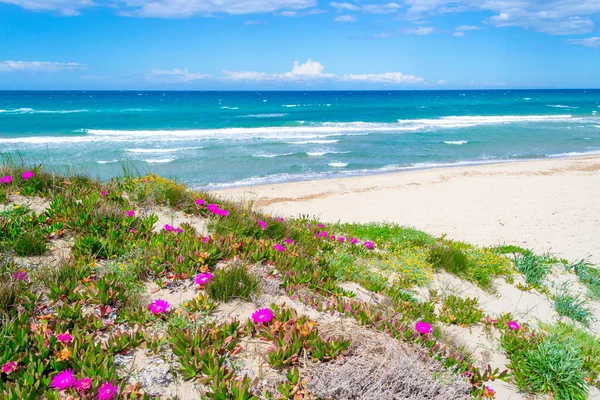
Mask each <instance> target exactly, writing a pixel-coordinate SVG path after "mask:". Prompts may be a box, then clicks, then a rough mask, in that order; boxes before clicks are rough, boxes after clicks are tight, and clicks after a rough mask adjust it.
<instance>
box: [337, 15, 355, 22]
mask: <svg viewBox="0 0 600 400" xmlns="http://www.w3.org/2000/svg"><path fill="white" fill-rule="evenodd" d="M334 21H336V22H355V21H356V17H355V16H354V15H340V16H339V17H336V18H335V19H334Z"/></svg>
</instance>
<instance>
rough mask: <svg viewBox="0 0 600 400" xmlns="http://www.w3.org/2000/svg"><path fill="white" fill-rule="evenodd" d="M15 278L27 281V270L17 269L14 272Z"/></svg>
mask: <svg viewBox="0 0 600 400" xmlns="http://www.w3.org/2000/svg"><path fill="white" fill-rule="evenodd" d="M13 279H14V280H16V281H26V280H28V279H27V272H25V271H23V270H20V271H17V272H15V273H14V274H13Z"/></svg>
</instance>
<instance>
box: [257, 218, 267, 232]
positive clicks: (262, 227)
mask: <svg viewBox="0 0 600 400" xmlns="http://www.w3.org/2000/svg"><path fill="white" fill-rule="evenodd" d="M258 225H259V226H260V227H261V229H262V230H263V231H266V230H267V223H266V222H265V221H263V220H262V219H261V220H260V221H258Z"/></svg>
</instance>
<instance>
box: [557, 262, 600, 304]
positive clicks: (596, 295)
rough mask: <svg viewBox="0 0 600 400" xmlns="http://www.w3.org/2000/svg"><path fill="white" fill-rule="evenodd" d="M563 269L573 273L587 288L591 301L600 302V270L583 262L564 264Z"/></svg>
mask: <svg viewBox="0 0 600 400" xmlns="http://www.w3.org/2000/svg"><path fill="white" fill-rule="evenodd" d="M565 267H566V268H567V270H569V271H573V272H575V274H576V275H577V277H578V278H579V281H580V282H581V283H583V284H584V285H585V286H586V287H587V288H588V290H589V295H590V297H591V298H592V299H595V300H600V269H598V268H595V267H594V266H593V264H592V263H590V262H587V261H585V260H581V261H578V262H576V263H572V264H566V265H565Z"/></svg>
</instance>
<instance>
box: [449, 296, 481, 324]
mask: <svg viewBox="0 0 600 400" xmlns="http://www.w3.org/2000/svg"><path fill="white" fill-rule="evenodd" d="M478 305H479V304H478V303H477V299H473V298H470V297H467V298H466V299H462V298H460V297H458V296H455V295H453V294H451V295H450V296H448V297H446V299H445V300H444V304H443V305H442V309H441V311H440V321H441V322H444V323H447V324H456V325H461V326H466V325H475V324H477V323H478V322H480V321H481V320H482V319H483V310H481V308H479V307H478Z"/></svg>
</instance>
